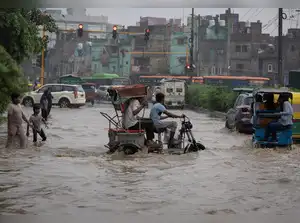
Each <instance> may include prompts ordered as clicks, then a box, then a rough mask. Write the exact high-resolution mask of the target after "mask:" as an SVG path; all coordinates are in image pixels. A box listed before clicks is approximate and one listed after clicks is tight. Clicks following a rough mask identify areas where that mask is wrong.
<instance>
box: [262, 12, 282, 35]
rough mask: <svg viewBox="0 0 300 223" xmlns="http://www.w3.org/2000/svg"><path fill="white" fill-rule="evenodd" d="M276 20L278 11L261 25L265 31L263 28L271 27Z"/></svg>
mask: <svg viewBox="0 0 300 223" xmlns="http://www.w3.org/2000/svg"><path fill="white" fill-rule="evenodd" d="M277 20H278V13H277V15H276V16H274V17H273V18H272V19H270V20H269V21H268V23H267V24H265V25H264V26H263V27H262V29H263V31H265V30H267V29H268V28H269V27H271V26H272V25H273V24H274V23H275V22H276V21H277Z"/></svg>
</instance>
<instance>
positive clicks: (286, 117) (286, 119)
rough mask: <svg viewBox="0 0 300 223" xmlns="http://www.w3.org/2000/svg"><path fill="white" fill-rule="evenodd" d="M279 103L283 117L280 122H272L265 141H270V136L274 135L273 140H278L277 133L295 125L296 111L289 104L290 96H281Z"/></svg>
mask: <svg viewBox="0 0 300 223" xmlns="http://www.w3.org/2000/svg"><path fill="white" fill-rule="evenodd" d="M278 102H279V104H280V107H281V112H280V114H281V117H280V119H278V121H275V122H270V123H269V124H268V126H267V128H266V132H265V140H266V141H268V138H269V136H270V134H271V133H272V140H273V141H275V140H276V132H277V131H280V130H284V129H288V128H291V127H292V125H293V114H294V110H293V107H292V105H291V103H290V102H289V96H288V95H280V97H279V99H278Z"/></svg>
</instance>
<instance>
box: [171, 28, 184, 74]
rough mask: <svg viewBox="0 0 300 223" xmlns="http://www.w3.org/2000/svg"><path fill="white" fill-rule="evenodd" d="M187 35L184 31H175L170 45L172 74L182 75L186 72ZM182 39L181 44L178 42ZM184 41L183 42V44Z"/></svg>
mask: <svg viewBox="0 0 300 223" xmlns="http://www.w3.org/2000/svg"><path fill="white" fill-rule="evenodd" d="M187 36H188V34H185V33H183V32H173V33H172V36H171V40H172V41H171V45H170V66H169V67H170V68H169V69H170V74H177V75H182V74H184V72H185V65H186V48H187ZM178 39H181V40H182V41H180V43H181V44H178ZM182 43H183V44H182Z"/></svg>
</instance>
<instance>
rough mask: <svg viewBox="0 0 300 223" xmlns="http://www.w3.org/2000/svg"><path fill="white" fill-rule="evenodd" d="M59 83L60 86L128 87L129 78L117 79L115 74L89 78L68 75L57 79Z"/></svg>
mask: <svg viewBox="0 0 300 223" xmlns="http://www.w3.org/2000/svg"><path fill="white" fill-rule="evenodd" d="M59 83H62V84H83V83H93V84H95V85H96V86H97V87H99V86H100V85H128V84H129V78H122V77H119V75H117V74H94V75H92V76H90V77H78V76H76V75H72V74H68V75H65V76H61V77H60V78H59Z"/></svg>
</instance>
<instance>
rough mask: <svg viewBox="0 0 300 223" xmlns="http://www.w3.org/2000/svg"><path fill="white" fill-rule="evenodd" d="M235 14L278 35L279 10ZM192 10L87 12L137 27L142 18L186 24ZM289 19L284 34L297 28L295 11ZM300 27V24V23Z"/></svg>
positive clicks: (211, 12)
mask: <svg viewBox="0 0 300 223" xmlns="http://www.w3.org/2000/svg"><path fill="white" fill-rule="evenodd" d="M225 10H226V8H195V14H200V15H201V16H205V15H216V14H220V13H224V12H225ZM232 10H233V12H234V13H239V14H240V20H245V21H247V20H249V21H251V22H254V21H257V20H260V21H261V22H262V23H263V26H264V25H267V24H268V23H270V25H268V26H267V27H266V29H263V31H264V32H268V33H271V34H272V35H277V34H278V32H277V24H278V20H277V21H275V22H274V20H272V19H273V18H274V17H275V16H276V15H277V13H278V9H277V8H264V9H263V8H252V9H250V8H233V9H232ZM191 11H192V10H191V8H88V9H87V12H88V14H90V15H101V14H102V15H105V16H108V19H109V22H110V23H113V24H123V25H135V24H136V22H137V21H139V18H140V16H143V17H146V16H151V17H164V18H181V19H182V18H184V21H185V22H186V18H187V16H189V14H191ZM285 13H286V14H287V16H288V17H290V15H295V18H293V19H292V20H285V21H284V32H286V30H287V29H288V28H290V27H292V28H296V26H297V19H298V20H299V18H298V17H297V12H296V11H295V9H290V10H289V9H285ZM299 25H300V23H299Z"/></svg>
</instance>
